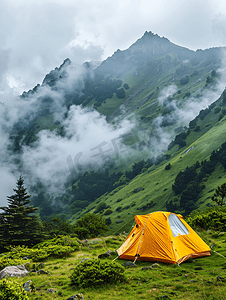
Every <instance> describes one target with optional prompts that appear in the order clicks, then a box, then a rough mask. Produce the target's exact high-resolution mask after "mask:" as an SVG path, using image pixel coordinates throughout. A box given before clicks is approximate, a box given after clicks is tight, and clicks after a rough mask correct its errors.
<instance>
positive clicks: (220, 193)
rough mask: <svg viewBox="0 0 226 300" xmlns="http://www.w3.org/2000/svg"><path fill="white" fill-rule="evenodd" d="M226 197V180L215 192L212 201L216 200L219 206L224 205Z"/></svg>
mask: <svg viewBox="0 0 226 300" xmlns="http://www.w3.org/2000/svg"><path fill="white" fill-rule="evenodd" d="M225 198H226V182H225V183H223V184H222V185H221V186H218V187H217V189H216V190H215V193H214V194H213V196H212V198H211V199H212V201H214V202H216V203H217V205H218V206H223V205H224V204H225V203H224V199H225Z"/></svg>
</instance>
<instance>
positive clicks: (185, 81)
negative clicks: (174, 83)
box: [180, 75, 189, 85]
mask: <svg viewBox="0 0 226 300" xmlns="http://www.w3.org/2000/svg"><path fill="white" fill-rule="evenodd" d="M188 82H189V76H188V75H185V76H183V77H182V78H181V79H180V84H181V85H184V84H187V83H188Z"/></svg>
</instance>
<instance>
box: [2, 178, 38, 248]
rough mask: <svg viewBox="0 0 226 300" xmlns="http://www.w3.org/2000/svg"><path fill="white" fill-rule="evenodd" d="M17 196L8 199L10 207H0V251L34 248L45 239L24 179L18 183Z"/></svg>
mask: <svg viewBox="0 0 226 300" xmlns="http://www.w3.org/2000/svg"><path fill="white" fill-rule="evenodd" d="M13 190H14V192H15V194H14V195H12V196H10V197H7V200H8V206H4V207H0V209H1V210H3V212H2V213H0V250H1V251H5V250H6V249H7V248H8V247H9V246H17V245H25V246H29V247H30V246H32V245H34V244H36V243H39V242H40V241H41V240H42V239H43V233H42V224H41V221H40V220H39V218H38V216H37V215H36V214H35V211H36V210H37V208H34V207H33V206H31V205H29V203H30V202H31V200H30V197H31V196H30V195H28V194H27V191H26V190H27V189H26V188H25V187H24V180H23V177H22V176H20V177H19V179H18V181H17V188H16V189H13Z"/></svg>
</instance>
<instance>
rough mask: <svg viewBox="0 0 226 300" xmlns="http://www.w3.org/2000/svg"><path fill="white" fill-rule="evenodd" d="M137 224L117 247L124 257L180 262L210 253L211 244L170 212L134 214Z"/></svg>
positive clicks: (179, 216) (178, 216)
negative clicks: (207, 243) (208, 244)
mask: <svg viewBox="0 0 226 300" xmlns="http://www.w3.org/2000/svg"><path fill="white" fill-rule="evenodd" d="M135 221H136V225H135V226H134V227H133V229H132V231H131V232H130V234H129V235H128V237H127V238H126V240H125V242H124V243H123V244H122V246H121V247H120V248H119V249H118V250H117V252H118V256H119V258H121V259H129V260H135V261H136V259H137V260H147V261H149V260H151V261H162V262H166V263H172V264H176V263H177V264H180V263H182V262H183V261H185V260H186V259H188V258H189V257H192V258H195V257H199V256H206V255H210V248H209V246H207V245H206V243H204V241H203V240H202V239H201V238H200V237H199V236H198V235H197V233H195V231H194V230H193V229H192V228H191V227H190V226H189V225H188V224H187V223H186V222H185V221H184V220H183V217H182V216H181V215H176V214H174V213H170V212H153V213H150V214H148V215H144V216H139V215H137V216H135Z"/></svg>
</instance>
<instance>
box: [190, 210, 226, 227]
mask: <svg viewBox="0 0 226 300" xmlns="http://www.w3.org/2000/svg"><path fill="white" fill-rule="evenodd" d="M186 221H187V223H188V224H189V225H191V227H201V228H203V229H205V230H207V229H212V230H217V231H226V210H225V209H222V208H221V209H217V208H211V209H209V210H207V211H204V212H203V213H200V212H199V213H195V214H191V215H190V216H188V218H187V220H186Z"/></svg>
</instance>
